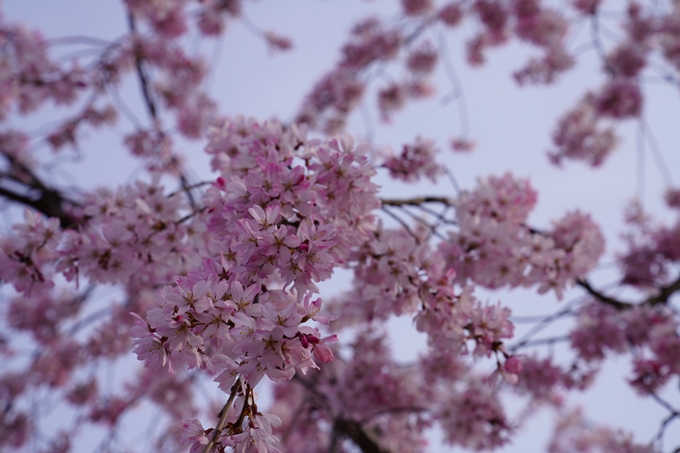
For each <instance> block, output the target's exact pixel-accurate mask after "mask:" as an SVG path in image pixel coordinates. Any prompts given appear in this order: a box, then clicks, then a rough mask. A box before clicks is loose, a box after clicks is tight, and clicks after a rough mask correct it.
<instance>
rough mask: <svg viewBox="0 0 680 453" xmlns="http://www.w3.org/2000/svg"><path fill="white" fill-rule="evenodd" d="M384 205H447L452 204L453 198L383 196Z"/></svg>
mask: <svg viewBox="0 0 680 453" xmlns="http://www.w3.org/2000/svg"><path fill="white" fill-rule="evenodd" d="M380 201H381V203H382V204H383V206H418V205H421V204H423V203H441V204H445V205H446V206H451V205H452V203H451V199H450V198H447V197H435V196H429V197H417V198H404V199H390V198H382V199H380Z"/></svg>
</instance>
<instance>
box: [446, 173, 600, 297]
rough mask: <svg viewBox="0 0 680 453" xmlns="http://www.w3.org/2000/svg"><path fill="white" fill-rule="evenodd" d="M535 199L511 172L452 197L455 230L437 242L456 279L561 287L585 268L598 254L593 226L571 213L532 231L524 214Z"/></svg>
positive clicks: (494, 284)
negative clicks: (552, 223) (539, 229)
mask: <svg viewBox="0 0 680 453" xmlns="http://www.w3.org/2000/svg"><path fill="white" fill-rule="evenodd" d="M535 203H536V192H535V191H534V190H533V189H532V188H531V186H530V185H529V183H528V181H523V180H516V179H515V178H513V177H512V176H511V175H505V176H503V177H500V178H498V177H493V178H489V179H487V180H484V181H480V182H479V187H478V188H476V189H475V190H474V191H464V192H463V193H461V195H460V197H459V199H458V200H457V201H456V203H455V205H456V222H457V225H458V230H457V231H455V230H453V231H451V232H450V233H449V240H448V241H442V242H441V243H440V245H439V249H440V251H441V253H442V254H443V255H444V256H445V258H446V260H447V264H448V265H449V266H450V267H451V268H452V269H454V270H455V271H456V274H457V281H458V282H460V283H465V282H474V283H476V284H479V285H482V286H486V287H489V288H499V287H502V286H510V287H516V286H533V285H537V286H538V291H539V292H540V293H544V292H547V291H549V290H551V289H552V290H554V291H555V293H556V294H557V295H558V297H561V295H562V292H563V290H564V289H565V288H566V287H567V286H568V285H569V284H570V282H573V281H574V279H577V278H581V277H583V276H585V275H586V273H587V272H588V271H590V270H591V269H592V268H593V267H594V266H595V264H596V263H597V260H598V259H599V257H600V256H601V255H602V253H603V252H604V239H603V237H602V234H601V233H600V231H599V227H598V226H597V225H596V224H595V223H594V222H593V221H592V220H591V219H590V217H589V216H588V215H585V214H582V213H579V212H577V211H575V212H571V213H569V214H567V215H566V216H565V217H564V218H563V219H561V220H559V221H557V222H556V223H555V224H554V227H553V229H552V230H550V231H546V232H539V231H534V230H532V229H531V228H530V227H528V226H527V217H528V214H529V212H530V210H531V209H532V208H533V206H534V205H535Z"/></svg>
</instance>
